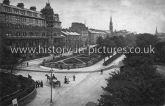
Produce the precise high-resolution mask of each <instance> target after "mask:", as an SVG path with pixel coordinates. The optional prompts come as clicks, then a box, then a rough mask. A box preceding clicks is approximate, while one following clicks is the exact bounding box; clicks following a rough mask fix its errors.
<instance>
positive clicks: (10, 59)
mask: <svg viewBox="0 0 165 106" xmlns="http://www.w3.org/2000/svg"><path fill="white" fill-rule="evenodd" d="M20 58H21V56H20V54H19V53H11V51H10V48H9V47H8V46H7V45H6V44H5V43H3V45H2V62H1V65H2V66H5V68H7V69H10V70H11V73H12V72H13V69H14V68H15V66H16V65H17V64H18V63H19V59H20ZM6 66H7V67H6ZM2 68H4V67H2Z"/></svg>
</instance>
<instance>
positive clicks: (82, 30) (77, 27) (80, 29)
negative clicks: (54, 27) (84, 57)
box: [69, 22, 89, 47]
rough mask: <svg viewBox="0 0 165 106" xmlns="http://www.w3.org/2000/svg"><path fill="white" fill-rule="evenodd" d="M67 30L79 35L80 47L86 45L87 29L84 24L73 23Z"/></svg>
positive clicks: (87, 40)
mask: <svg viewBox="0 0 165 106" xmlns="http://www.w3.org/2000/svg"><path fill="white" fill-rule="evenodd" d="M69 29H70V30H71V31H73V32H77V33H79V34H80V35H81V46H83V47H85V46H87V45H88V43H89V39H88V27H86V26H85V24H83V23H77V22H74V23H72V26H71V27H70V28H69Z"/></svg>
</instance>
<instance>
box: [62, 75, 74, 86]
mask: <svg viewBox="0 0 165 106" xmlns="http://www.w3.org/2000/svg"><path fill="white" fill-rule="evenodd" d="M73 81H76V76H75V75H73ZM69 82H70V81H69V78H67V77H66V76H65V77H64V84H69Z"/></svg>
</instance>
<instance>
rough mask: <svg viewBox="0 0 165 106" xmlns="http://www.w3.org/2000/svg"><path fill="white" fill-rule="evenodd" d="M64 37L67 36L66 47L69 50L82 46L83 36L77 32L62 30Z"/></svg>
mask: <svg viewBox="0 0 165 106" xmlns="http://www.w3.org/2000/svg"><path fill="white" fill-rule="evenodd" d="M62 35H63V36H65V47H66V48H68V49H76V48H79V47H80V45H81V43H80V42H81V35H80V34H79V33H77V32H72V31H69V30H62Z"/></svg>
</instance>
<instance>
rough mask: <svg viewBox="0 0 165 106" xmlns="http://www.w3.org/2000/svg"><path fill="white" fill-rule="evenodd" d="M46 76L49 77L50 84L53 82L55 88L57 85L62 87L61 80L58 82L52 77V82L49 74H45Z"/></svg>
mask: <svg viewBox="0 0 165 106" xmlns="http://www.w3.org/2000/svg"><path fill="white" fill-rule="evenodd" d="M45 76H46V77H47V81H48V80H49V83H50V84H51V82H52V85H53V87H55V86H56V85H58V86H59V87H61V82H60V81H59V80H57V78H56V77H55V76H54V77H52V80H51V77H50V76H49V75H48V74H45ZM53 79H55V80H56V81H54V80H53Z"/></svg>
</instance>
